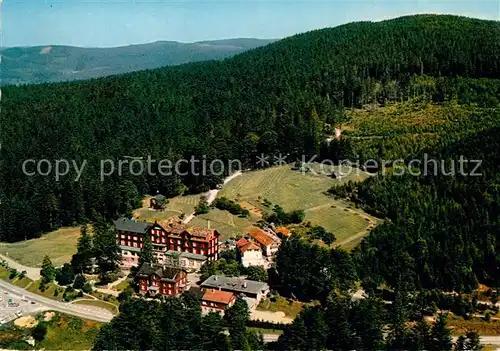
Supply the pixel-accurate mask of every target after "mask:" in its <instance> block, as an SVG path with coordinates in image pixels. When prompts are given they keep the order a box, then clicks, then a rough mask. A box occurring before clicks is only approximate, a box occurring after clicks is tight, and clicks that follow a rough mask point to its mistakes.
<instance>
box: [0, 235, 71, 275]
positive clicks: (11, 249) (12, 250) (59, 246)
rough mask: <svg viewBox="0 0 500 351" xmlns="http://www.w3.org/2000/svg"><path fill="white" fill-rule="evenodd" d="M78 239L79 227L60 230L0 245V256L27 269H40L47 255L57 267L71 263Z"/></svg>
mask: <svg viewBox="0 0 500 351" xmlns="http://www.w3.org/2000/svg"><path fill="white" fill-rule="evenodd" d="M79 237H80V227H68V228H61V229H58V230H56V231H53V232H50V233H47V234H43V235H42V236H41V237H40V238H38V239H30V240H26V241H20V242H17V243H0V254H2V255H5V256H8V257H9V258H11V259H13V260H14V261H16V262H19V263H20V264H23V265H25V266H28V267H41V266H42V261H43V257H44V256H45V255H49V257H50V259H51V261H52V263H53V264H54V266H56V267H57V266H60V265H62V264H63V263H66V262H70V261H71V256H73V254H75V253H76V243H77V241H78V238H79Z"/></svg>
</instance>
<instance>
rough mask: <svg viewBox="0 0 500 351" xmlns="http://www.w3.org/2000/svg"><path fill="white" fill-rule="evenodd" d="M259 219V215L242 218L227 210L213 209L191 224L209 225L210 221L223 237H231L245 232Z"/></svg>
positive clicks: (211, 225)
mask: <svg viewBox="0 0 500 351" xmlns="http://www.w3.org/2000/svg"><path fill="white" fill-rule="evenodd" d="M258 219H259V218H258V217H256V216H253V215H251V216H250V217H249V218H240V217H238V216H235V215H232V214H231V213H229V212H227V211H221V210H219V209H211V210H210V212H209V213H206V214H203V215H200V216H196V217H195V218H193V220H192V221H191V222H190V225H193V226H195V227H207V226H208V222H209V221H210V228H213V229H216V230H217V231H218V232H219V233H220V234H221V235H222V237H223V238H230V237H235V236H237V235H238V234H240V235H241V234H245V233H246V232H247V231H248V229H250V227H252V226H253V225H254V223H255V222H257V221H258Z"/></svg>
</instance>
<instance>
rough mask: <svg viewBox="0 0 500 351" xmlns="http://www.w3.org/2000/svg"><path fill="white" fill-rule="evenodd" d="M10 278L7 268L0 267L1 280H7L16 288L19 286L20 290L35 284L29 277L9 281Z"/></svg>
mask: <svg viewBox="0 0 500 351" xmlns="http://www.w3.org/2000/svg"><path fill="white" fill-rule="evenodd" d="M9 276H10V271H9V270H8V269H7V268H5V267H1V266H0V279H2V280H5V281H8V282H10V283H11V284H14V285H16V286H19V287H20V288H26V287H27V286H28V285H30V284H31V283H33V280H31V279H30V278H28V277H22V278H21V277H19V276H18V277H15V278H13V279H9Z"/></svg>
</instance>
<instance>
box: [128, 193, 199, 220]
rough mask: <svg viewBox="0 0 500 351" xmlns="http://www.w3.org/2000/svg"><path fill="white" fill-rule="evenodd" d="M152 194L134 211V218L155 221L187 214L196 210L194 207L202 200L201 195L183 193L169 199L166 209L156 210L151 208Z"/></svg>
mask: <svg viewBox="0 0 500 351" xmlns="http://www.w3.org/2000/svg"><path fill="white" fill-rule="evenodd" d="M150 199H151V197H150V196H148V197H146V198H145V199H144V200H143V201H142V207H141V208H139V209H137V210H135V211H134V214H133V216H134V218H135V219H137V220H140V221H148V222H154V221H155V220H157V221H161V220H164V219H168V218H170V217H175V216H180V215H181V214H182V213H184V214H185V215H186V216H187V215H189V214H191V213H193V212H194V207H195V206H196V205H197V204H198V203H199V202H200V195H185V196H184V195H183V196H176V197H174V198H171V199H168V201H169V202H168V204H167V207H166V209H165V210H164V211H154V210H150V209H149V200H150Z"/></svg>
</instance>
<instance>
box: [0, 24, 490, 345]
mask: <svg viewBox="0 0 500 351" xmlns="http://www.w3.org/2000/svg"><path fill="white" fill-rule="evenodd" d="M498 38H500V23H499V22H493V21H483V20H476V19H470V18H465V17H456V16H435V15H418V16H409V17H402V18H398V19H394V20H389V21H383V22H377V23H372V22H359V23H351V24H347V25H343V26H339V27H336V28H331V29H323V30H317V31H312V32H309V33H304V34H300V35H296V36H293V37H290V38H287V39H284V40H281V41H279V42H276V43H273V44H271V45H268V46H266V47H262V48H258V49H255V50H252V51H249V52H246V53H244V54H241V55H238V56H235V57H233V58H231V59H227V60H225V61H222V62H204V63H196V64H188V65H182V66H177V67H169V68H162V69H156V70H149V71H142V72H135V73H131V74H124V75H119V76H113V77H106V78H102V79H95V80H89V81H81V82H71V83H59V84H41V85H30V86H19V87H14V86H9V87H6V88H5V89H3V91H2V93H3V97H2V98H3V99H2V111H1V114H0V118H1V121H0V128H1V129H0V133H1V135H0V137H1V138H0V140H1V141H2V144H1V149H0V153H1V159H0V162H1V164H0V241H11V242H14V241H19V240H23V239H26V238H32V237H37V236H39V235H41V234H42V233H43V232H47V231H51V230H54V229H56V228H58V227H60V226H64V225H76V224H80V223H85V222H87V221H89V220H90V221H93V220H95V219H96V218H100V217H101V216H102V217H104V219H107V220H109V219H111V218H116V217H118V216H120V215H127V214H130V213H131V211H132V210H133V209H134V208H136V207H137V206H138V201H139V200H140V198H141V196H142V195H143V194H146V193H156V192H161V193H162V194H164V195H167V196H174V195H178V194H180V193H199V192H202V191H205V190H207V189H209V188H213V187H215V186H216V185H217V184H219V183H220V182H221V179H222V177H223V176H214V175H210V174H208V175H197V174H195V173H196V172H193V170H190V169H188V167H185V168H183V169H182V171H186V174H185V175H172V176H152V175H145V174H144V175H140V176H137V175H134V174H131V172H129V171H125V172H124V173H123V174H122V175H118V174H117V173H115V174H113V175H110V176H106V177H104V178H102V179H101V177H100V174H99V166H100V161H101V160H104V159H110V160H114V161H115V162H116V163H117V161H118V160H123V159H127V158H129V157H143V158H148V157H150V158H151V159H156V160H159V159H165V158H168V159H170V160H172V161H173V162H175V161H176V160H177V159H180V158H185V159H190V158H191V157H192V156H194V157H195V158H198V159H202V158H203V155H205V156H206V159H207V162H210V160H212V159H216V158H217V159H221V160H223V161H224V162H228V161H229V160H232V159H239V160H241V161H242V162H243V165H244V166H245V167H249V168H253V167H255V157H256V156H257V155H260V154H261V153H264V154H267V155H270V156H272V155H277V154H280V153H283V154H289V160H290V162H294V161H295V160H296V159H297V158H299V157H300V156H301V155H307V156H312V155H315V154H319V155H320V157H324V158H329V159H334V160H340V159H344V158H349V159H354V160H357V159H359V160H361V161H363V160H367V159H370V158H374V159H376V160H379V161H380V160H382V159H390V160H395V159H397V158H401V159H403V160H405V161H408V160H410V159H412V158H418V159H423V157H424V154H428V155H429V157H431V158H433V159H436V160H444V161H445V163H444V164H445V171H442V170H441V169H440V167H441V166H440V165H439V166H438V172H437V173H438V174H421V175H419V176H415V175H409V174H408V172H409V171H410V169H408V168H406V169H405V170H406V174H405V175H402V176H401V175H397V174H396V172H397V167H396V166H395V164H393V163H391V162H390V163H389V164H388V167H389V170H388V172H386V173H385V174H383V173H382V172H381V170H379V173H378V174H376V175H374V176H373V177H369V178H368V179H367V180H366V181H364V182H363V183H359V184H354V183H348V184H346V185H344V186H341V187H334V188H332V189H331V190H330V191H329V194H330V195H331V196H335V197H339V198H348V199H350V200H352V201H354V203H355V204H356V206H357V207H359V208H362V209H364V210H365V211H367V212H369V213H371V214H373V215H375V216H377V217H379V218H382V219H384V223H382V224H380V225H378V226H377V227H376V228H375V229H374V230H373V231H372V232H371V233H370V235H369V236H367V237H366V238H365V239H364V240H363V242H362V243H361V244H360V246H359V247H358V248H356V249H355V250H354V251H353V252H352V253H349V252H347V251H344V250H343V249H342V248H329V249H326V248H324V247H319V246H316V245H312V244H310V243H306V242H304V241H303V240H300V239H299V238H298V237H295V236H294V237H292V238H291V239H290V240H288V241H286V242H285V243H283V245H282V246H281V247H280V250H279V252H278V254H277V257H276V267H273V268H272V269H270V271H269V283H270V285H271V288H272V289H273V291H277V292H279V293H281V294H282V295H286V296H287V297H291V298H296V299H299V300H301V301H305V302H312V304H310V305H309V306H308V307H307V308H305V309H304V311H303V312H302V313H301V314H300V315H299V317H298V318H297V319H295V321H294V323H293V324H291V325H290V326H288V327H287V328H285V330H284V333H283V336H281V338H280V339H279V341H278V342H277V343H276V344H274V345H268V347H269V348H274V349H278V350H292V349H294V350H295V349H304V350H306V349H338V350H344V349H346V350H347V349H366V350H372V349H388V350H400V349H415V350H421V349H428V350H451V347H452V346H451V336H450V330H449V329H448V328H447V327H446V320H445V318H444V317H443V316H438V318H437V321H436V322H435V323H434V324H433V325H432V326H431V325H428V324H427V323H426V322H425V321H424V319H423V316H424V315H434V314H435V313H436V311H437V308H438V306H439V308H440V309H443V310H447V309H450V308H449V305H452V304H454V303H455V302H454V301H452V302H451V303H447V302H446V301H445V300H446V298H449V299H454V297H452V296H450V295H451V294H443V291H455V292H459V293H468V292H470V291H472V290H474V289H476V288H477V286H478V284H479V283H484V284H486V285H488V286H489V287H498V284H499V282H500V255H499V254H498V252H499V250H500V247H499V246H500V241H499V233H500V230H499V228H500V205H499V200H500V194H499V182H500V172H499V169H498V164H499V162H500V155H499V153H498V149H499V147H500V41H499V40H498ZM376 111H379V112H376ZM380 111H383V112H380ZM384 111H392V112H387V116H389V117H390V118H392V120H391V121H390V122H387V121H384V115H383V113H386V112H384ZM422 111H424V112H422ZM411 114H414V115H415V116H416V117H415V118H413V119H411V118H406V117H407V116H409V115H411ZM419 114H421V115H419ZM377 116H379V117H380V116H382V117H381V118H380V119H379V120H377V122H374V123H371V122H370V121H371V120H372V119H375V118H378V117H377ZM398 116H401V118H398ZM337 126H350V127H351V128H347V130H345V132H344V134H343V136H342V137H341V138H340V139H338V140H332V141H330V142H327V141H326V140H327V138H328V137H329V136H331V134H332V128H334V127H337ZM461 156H463V157H464V158H465V159H468V160H481V161H482V163H481V165H480V167H479V168H478V169H475V165H476V163H475V162H474V163H469V164H468V165H466V167H465V169H464V171H466V172H467V173H469V175H460V174H458V175H457V174H455V175H451V174H447V173H448V172H449V171H450V169H451V165H452V163H453V162H455V167H456V168H455V171H457V172H458V170H459V165H458V161H459V160H460V157H461ZM26 159H34V160H40V159H48V160H51V161H52V162H55V161H56V160H59V159H67V160H70V161H71V160H74V161H75V162H76V164H77V165H79V166H81V164H82V162H83V161H84V160H85V161H86V162H87V164H86V167H85V169H84V172H82V174H81V176H80V178H79V179H78V181H75V177H76V176H77V175H78V174H77V172H76V171H75V170H71V171H70V172H69V173H68V174H67V175H65V176H63V177H62V178H61V179H59V180H57V179H55V178H54V174H50V175H48V176H42V175H34V176H26V175H25V174H23V171H22V165H23V162H24V161H25V160H26ZM423 169H424V165H423V164H421V165H419V166H416V167H413V168H411V170H412V171H415V170H423ZM44 170H45V169H42V171H44ZM29 171H33V167H31V168H30V169H29ZM195 171H197V170H195ZM473 171H475V172H480V173H481V176H471V175H470V173H471V172H473ZM439 173H440V174H439ZM333 234H335V233H333ZM332 240H333V239H332ZM359 282H361V287H362V288H363V289H364V290H365V291H366V292H367V293H368V294H369V298H367V299H363V300H361V301H351V297H352V292H353V290H354V289H357V288H358V287H359V286H358V283H359ZM381 286H384V287H385V288H387V289H391V290H392V291H393V292H394V294H395V298H394V299H393V300H394V301H393V304H392V306H387V305H386V304H384V303H383V302H382V301H381V300H380V299H378V298H376V294H375V291H376V290H377V289H378V288H380V287H381ZM434 295H436V296H437V297H436V296H434ZM438 295H439V296H438ZM459 298H460V301H459V302H458V303H457V305H460V304H462V305H463V303H462V302H463V301H462V300H461V298H462V297H461V296H459ZM457 300H458V298H457ZM443 301H445V302H443ZM164 302H165V303H164V304H162V305H161V306H160V307H158V306H157V305H156V302H154V301H143V300H137V299H132V300H127V301H123V303H122V305H121V307H120V311H121V314H120V315H119V316H118V317H116V318H115V319H114V320H113V321H112V322H111V323H110V324H109V325H106V326H105V327H103V328H102V330H101V332H100V334H99V336H98V338H97V340H96V342H95V345H94V349H96V350H101V349H122V348H123V349H188V348H189V349H214V348H218V349H224V350H232V349H244V350H248V349H261V348H263V347H264V345H263V340H262V339H261V338H260V336H259V335H258V334H256V333H254V332H249V331H247V329H246V326H247V324H248V310H247V308H246V304H244V303H242V301H240V300H238V303H237V304H235V305H234V306H233V307H232V308H231V309H230V310H229V311H227V313H226V316H225V317H224V319H222V318H220V317H219V316H216V315H214V314H209V315H207V316H203V317H202V316H201V314H200V310H199V303H198V301H195V299H194V297H193V296H189V294H187V296H186V295H185V296H183V297H182V298H180V299H173V298H170V299H166V300H165V301H164ZM431 305H432V306H431ZM434 307H435V308H434ZM431 309H432V311H429V310H431ZM468 314H471V313H468ZM172 316H175V318H172ZM409 321H411V322H412V323H408V322H409ZM138 328H139V329H138ZM225 329H227V330H229V333H230V335H229V337H227V336H226V335H225V334H224V333H223V332H222V331H223V330H225ZM124 330H125V332H124ZM462 342H463V345H462V346H463V347H462V346H461V347H462V348H461V349H474V348H472V347H470V345H472V344H474V343H476V344H477V335H475V334H473V333H470V334H468V335H467V336H466V337H464V338H463V339H462Z"/></svg>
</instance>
